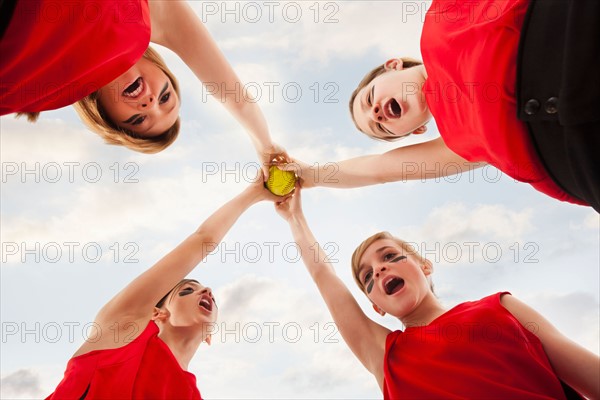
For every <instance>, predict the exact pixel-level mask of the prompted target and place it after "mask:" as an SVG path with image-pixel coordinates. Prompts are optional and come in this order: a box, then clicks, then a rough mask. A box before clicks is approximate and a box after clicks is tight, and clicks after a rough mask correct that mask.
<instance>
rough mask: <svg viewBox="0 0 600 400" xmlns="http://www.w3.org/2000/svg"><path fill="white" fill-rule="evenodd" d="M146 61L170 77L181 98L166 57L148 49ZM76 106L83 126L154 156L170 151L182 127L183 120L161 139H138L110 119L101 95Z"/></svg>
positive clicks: (115, 143) (103, 136) (176, 122)
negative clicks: (163, 57)
mask: <svg viewBox="0 0 600 400" xmlns="http://www.w3.org/2000/svg"><path fill="white" fill-rule="evenodd" d="M142 57H143V58H145V59H147V60H148V61H150V62H152V63H153V64H155V65H156V66H157V67H158V68H160V69H161V71H163V72H164V73H165V75H167V77H168V78H169V80H170V81H171V84H172V85H173V89H174V90H175V92H176V93H177V96H178V97H180V94H179V84H178V83H177V79H176V78H175V76H174V75H173V73H172V72H171V71H170V70H169V69H168V68H167V66H166V64H165V62H164V60H163V59H162V57H161V56H160V55H159V54H158V53H157V52H156V51H155V50H154V49H152V48H151V47H148V48H147V49H146V51H145V52H144V55H143V56H142ZM180 98H181V97H180ZM73 106H74V107H75V111H77V114H79V118H81V120H82V121H83V123H84V124H85V125H86V126H87V127H88V128H89V129H90V130H91V131H93V132H95V133H97V134H98V135H100V136H101V137H102V138H103V139H104V141H105V142H106V143H108V144H114V145H121V146H125V147H127V148H129V149H131V150H135V151H139V152H140V153H147V154H152V153H158V152H159V151H162V150H164V149H166V148H167V147H169V145H171V143H173V142H174V141H175V139H176V138H177V135H178V134H179V128H180V126H181V122H180V119H179V118H177V121H175V123H174V124H173V125H172V126H171V127H170V128H169V129H168V130H167V131H166V132H164V133H162V134H161V135H158V136H155V137H148V138H142V137H138V136H137V135H136V134H135V133H134V132H131V131H129V130H127V129H124V128H121V127H119V126H117V125H116V124H115V123H114V122H113V121H112V120H111V119H110V118H108V116H107V115H106V112H105V111H104V109H103V108H102V105H101V104H100V102H99V101H98V91H95V92H93V93H91V94H90V95H88V96H86V97H84V98H83V99H81V100H79V101H78V102H77V103H75V104H73Z"/></svg>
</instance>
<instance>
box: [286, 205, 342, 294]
mask: <svg viewBox="0 0 600 400" xmlns="http://www.w3.org/2000/svg"><path fill="white" fill-rule="evenodd" d="M288 223H289V225H290V229H291V231H292V236H293V237H294V241H295V242H296V244H297V245H298V248H299V252H300V254H301V256H302V261H303V262H304V264H305V266H306V269H307V270H308V273H309V274H310V276H311V278H312V279H313V280H314V281H315V283H316V284H317V286H319V284H320V283H321V282H320V280H319V277H320V276H321V275H322V274H324V273H330V274H333V275H335V271H334V270H333V268H332V266H331V264H329V262H328V261H327V255H326V254H325V252H324V251H323V249H322V248H321V246H320V245H319V243H318V242H317V240H316V239H315V237H314V235H313V233H312V232H311V230H310V228H309V227H308V223H307V222H306V219H305V218H304V215H302V214H300V215H296V216H293V217H292V218H291V219H290V220H289V221H288ZM320 289H321V288H319V290H320ZM324 297H325V296H324Z"/></svg>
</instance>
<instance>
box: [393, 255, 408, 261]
mask: <svg viewBox="0 0 600 400" xmlns="http://www.w3.org/2000/svg"><path fill="white" fill-rule="evenodd" d="M405 258H406V256H399V257H396V258H394V259H393V260H392V261H390V262H398V261H400V260H404V259H405Z"/></svg>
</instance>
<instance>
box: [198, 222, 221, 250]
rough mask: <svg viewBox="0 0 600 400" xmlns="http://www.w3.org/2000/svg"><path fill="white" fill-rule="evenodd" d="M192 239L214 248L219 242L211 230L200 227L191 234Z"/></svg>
mask: <svg viewBox="0 0 600 400" xmlns="http://www.w3.org/2000/svg"><path fill="white" fill-rule="evenodd" d="M192 240H194V241H195V242H199V243H202V245H203V246H207V247H210V246H214V248H216V247H217V246H218V245H219V242H220V240H218V238H217V237H216V236H215V235H214V233H213V232H211V231H209V230H207V229H203V228H202V227H200V228H198V230H197V231H196V232H194V233H193V234H192Z"/></svg>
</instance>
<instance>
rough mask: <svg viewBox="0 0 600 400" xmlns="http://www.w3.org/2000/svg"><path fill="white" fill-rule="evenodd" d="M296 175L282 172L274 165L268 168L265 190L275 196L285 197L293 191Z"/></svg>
mask: <svg viewBox="0 0 600 400" xmlns="http://www.w3.org/2000/svg"><path fill="white" fill-rule="evenodd" d="M295 185H296V174H294V173H293V172H292V171H282V170H280V169H279V168H277V167H276V166H275V165H272V166H271V167H270V168H269V179H268V180H267V182H266V183H265V186H266V187H267V189H269V190H270V191H271V193H273V194H274V195H277V196H286V195H288V194H290V193H292V191H293V190H294V187H295Z"/></svg>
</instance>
